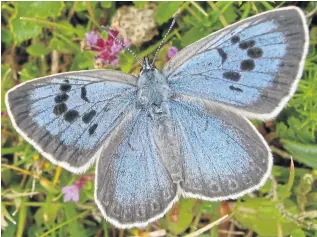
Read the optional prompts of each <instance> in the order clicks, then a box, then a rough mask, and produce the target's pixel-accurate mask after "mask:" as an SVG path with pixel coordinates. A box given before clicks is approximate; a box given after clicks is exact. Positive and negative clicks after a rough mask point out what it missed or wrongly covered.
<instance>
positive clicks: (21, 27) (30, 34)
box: [10, 18, 42, 44]
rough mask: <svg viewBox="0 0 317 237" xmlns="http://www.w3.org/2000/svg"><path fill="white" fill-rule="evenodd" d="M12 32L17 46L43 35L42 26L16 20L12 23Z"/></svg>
mask: <svg viewBox="0 0 317 237" xmlns="http://www.w3.org/2000/svg"><path fill="white" fill-rule="evenodd" d="M10 27H11V32H12V35H13V38H14V41H15V43H16V44H20V43H22V42H23V41H25V40H28V39H31V38H34V37H36V36H38V35H39V34H41V32H42V26H40V25H37V24H34V23H31V22H26V21H22V20H20V19H19V18H15V19H13V20H11V21H10Z"/></svg>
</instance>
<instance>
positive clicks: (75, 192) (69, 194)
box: [62, 184, 80, 202]
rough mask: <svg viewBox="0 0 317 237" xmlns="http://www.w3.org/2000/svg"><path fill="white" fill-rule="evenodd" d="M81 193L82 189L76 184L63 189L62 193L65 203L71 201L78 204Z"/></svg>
mask: <svg viewBox="0 0 317 237" xmlns="http://www.w3.org/2000/svg"><path fill="white" fill-rule="evenodd" d="M79 191H80V189H79V188H78V186H77V185H75V184H72V185H71V186H66V187H64V188H63V189H62V193H64V202H69V201H73V202H78V200H79Z"/></svg>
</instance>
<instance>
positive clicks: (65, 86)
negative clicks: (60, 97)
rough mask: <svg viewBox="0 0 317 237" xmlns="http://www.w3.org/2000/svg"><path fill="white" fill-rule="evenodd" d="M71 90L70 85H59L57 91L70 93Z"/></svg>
mask: <svg viewBox="0 0 317 237" xmlns="http://www.w3.org/2000/svg"><path fill="white" fill-rule="evenodd" d="M71 88H72V86H71V85H69V84H67V83H63V84H61V85H60V87H59V89H60V90H61V91H62V92H68V91H70V89H71Z"/></svg>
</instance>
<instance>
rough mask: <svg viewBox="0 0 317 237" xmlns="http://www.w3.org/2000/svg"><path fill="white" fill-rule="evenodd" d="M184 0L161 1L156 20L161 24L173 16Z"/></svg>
mask: <svg viewBox="0 0 317 237" xmlns="http://www.w3.org/2000/svg"><path fill="white" fill-rule="evenodd" d="M181 4H182V2H159V3H158V7H157V9H156V12H155V20H156V22H157V23H158V24H159V25H162V24H163V23H165V22H167V21H168V20H169V19H171V18H173V16H174V15H175V13H176V12H177V10H178V8H179V7H180V5H181Z"/></svg>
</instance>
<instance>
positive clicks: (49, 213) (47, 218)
mask: <svg viewBox="0 0 317 237" xmlns="http://www.w3.org/2000/svg"><path fill="white" fill-rule="evenodd" d="M61 208H62V205H61V204H59V203H52V202H48V203H47V204H46V205H44V206H42V207H41V208H39V209H38V210H37V211H36V213H35V216H34V219H35V221H36V224H37V225H38V226H40V225H42V224H43V223H44V222H46V223H48V224H52V223H54V222H55V219H56V217H57V214H58V213H59V211H60V210H61Z"/></svg>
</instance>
